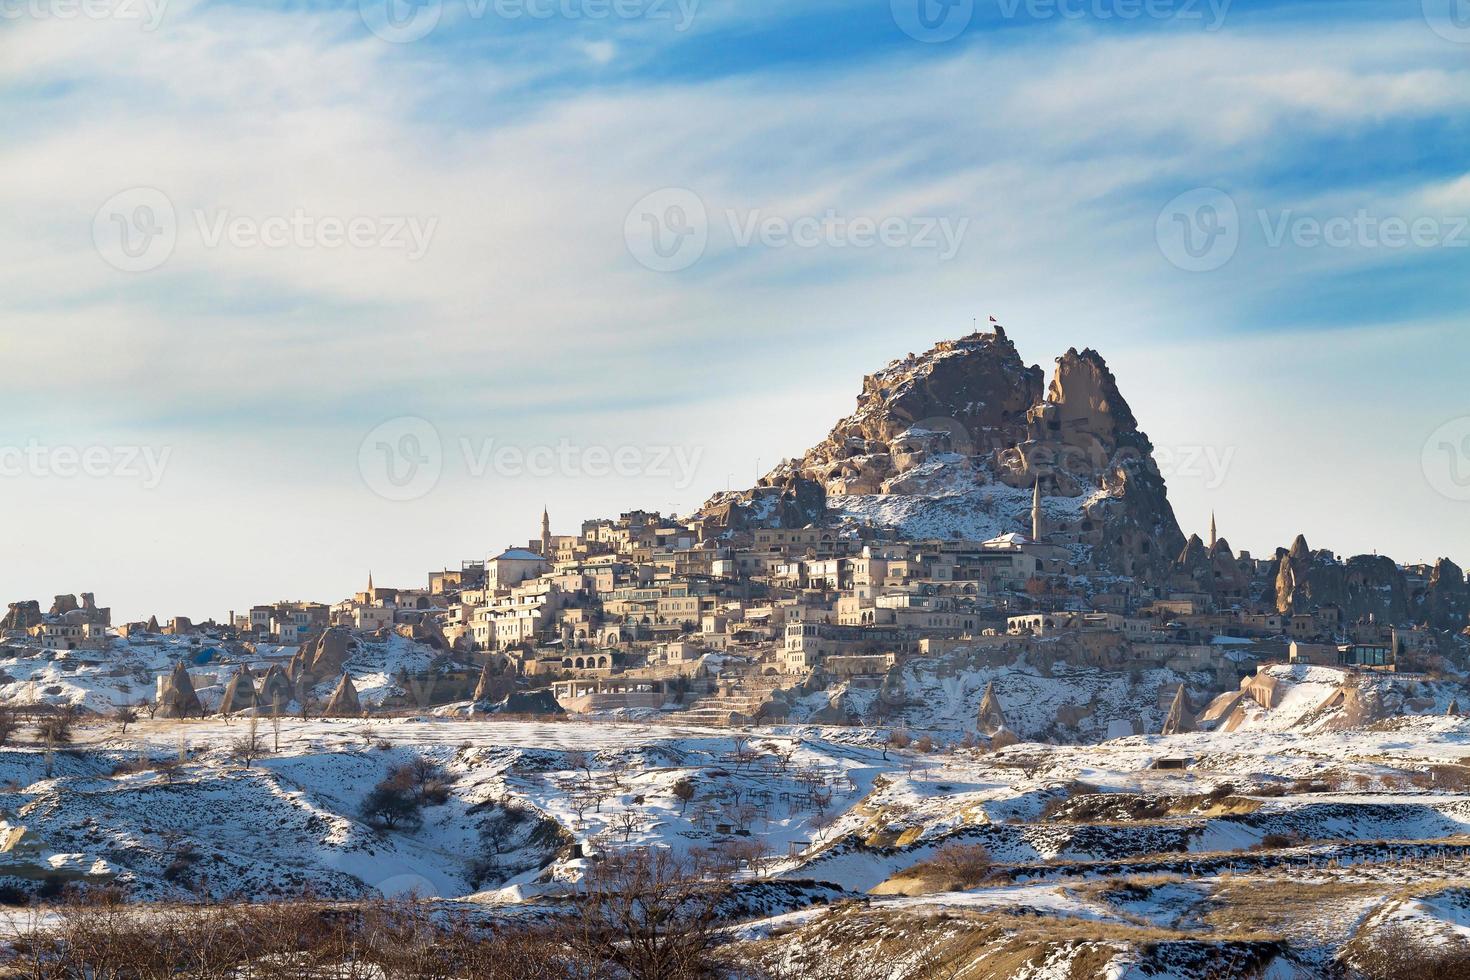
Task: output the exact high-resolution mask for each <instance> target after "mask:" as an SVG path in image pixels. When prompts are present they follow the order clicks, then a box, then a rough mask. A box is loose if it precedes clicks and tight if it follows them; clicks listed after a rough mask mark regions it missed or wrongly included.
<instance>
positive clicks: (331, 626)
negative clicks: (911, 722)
mask: <svg viewBox="0 0 1470 980" xmlns="http://www.w3.org/2000/svg"><path fill="white" fill-rule="evenodd" d="M977 393H979V394H983V396H984V397H983V398H977V397H976V396H977ZM875 502H876V503H877V504H879V505H893V504H899V505H901V506H900V507H899V513H900V517H899V519H896V520H885V519H882V513H883V512H881V510H880V512H879V514H880V516H879V517H878V518H875V517H874V511H873V509H872V508H873V505H874V503H875ZM865 507H866V508H868V509H867V510H864V508H865ZM924 508H927V511H926V510H924ZM957 512H958V514H959V516H958V517H955V515H956V513H957ZM936 514H937V517H936ZM915 515H918V517H917V518H916V517H915ZM946 517H954V518H955V519H953V520H950V521H949V523H947V524H946V521H945V518H946ZM558 530H562V529H557V528H555V526H554V524H553V521H552V518H551V515H549V514H548V513H546V512H544V511H543V513H542V514H541V521H540V529H539V534H537V535H536V536H535V537H532V538H530V539H529V540H527V541H526V542H525V543H524V544H513V545H511V546H509V547H506V548H503V549H500V550H497V551H496V552H495V553H494V554H492V555H490V556H489V557H486V558H484V559H483V560H482V559H474V560H470V561H462V562H460V563H459V565H458V566H457V567H449V568H443V569H440V570H435V571H431V572H429V573H428V574H427V576H426V578H425V580H424V581H423V582H422V584H421V585H413V586H405V585H395V586H380V585H376V584H375V583H374V580H373V577H372V575H371V574H368V575H367V576H366V587H365V588H364V589H363V590H362V591H360V592H357V593H355V594H353V595H351V596H349V597H347V598H345V599H342V600H340V601H337V602H334V603H325V602H310V601H283V602H274V603H267V604H261V605H255V606H252V607H250V608H249V609H246V610H243V611H240V612H232V613H231V614H230V616H229V617H228V618H227V620H226V621H225V622H223V623H218V622H204V623H191V622H189V621H188V620H186V619H182V618H174V619H171V620H169V621H167V622H166V623H164V624H160V623H159V622H158V621H157V620H156V619H154V620H150V621H148V622H146V623H144V622H136V623H125V624H119V625H118V626H117V627H116V630H115V632H116V633H117V634H120V635H122V636H128V635H134V634H164V635H192V636H196V637H198V638H199V641H200V642H201V643H203V644H208V645H209V646H210V648H211V649H216V650H218V651H220V658H221V660H222V661H223V662H225V663H236V664H239V665H242V666H240V667H239V668H238V669H237V670H236V673H235V676H232V677H230V678H228V679H227V681H226V680H222V681H221V683H228V687H227V688H226V691H225V695H224V696H223V698H222V700H221V702H220V704H218V705H212V706H209V707H211V708H212V709H213V710H226V711H237V710H246V709H250V708H261V707H266V706H269V705H277V706H279V705H283V704H289V705H291V706H292V709H293V710H305V703H306V702H308V701H312V700H313V699H312V697H311V695H310V693H309V692H310V691H311V689H312V688H315V687H319V686H321V687H322V689H323V690H325V687H324V685H327V684H332V685H334V686H333V689H332V693H331V695H330V697H329V698H326V699H325V701H324V702H323V701H322V698H321V697H320V696H318V697H317V698H316V699H315V700H316V701H317V702H318V703H316V704H315V710H317V711H321V712H324V713H328V714H347V715H356V714H360V713H362V712H363V711H365V710H392V709H394V708H398V709H403V710H421V709H425V708H430V707H434V706H436V705H442V704H448V703H454V702H459V701H465V702H471V703H472V704H474V705H480V706H481V707H482V708H484V707H485V706H492V705H493V706H495V707H496V708H497V709H498V710H504V711H515V712H522V711H524V712H536V711H556V712H569V713H573V714H593V715H602V716H606V715H607V713H614V714H622V715H623V716H629V715H631V716H646V715H647V714H648V713H654V712H679V713H680V714H681V717H682V718H684V719H686V720H688V721H691V722H699V723H705V724H749V723H756V722H760V723H766V722H773V721H780V720H782V719H784V718H786V717H787V715H788V712H789V709H790V707H791V705H792V704H794V703H796V702H797V701H800V700H802V699H805V698H808V697H809V696H811V695H813V694H814V693H816V692H821V691H827V690H834V689H837V688H841V689H843V690H862V689H869V690H876V691H878V692H879V695H880V696H878V697H876V698H872V699H866V700H863V701H862V703H863V704H865V705H867V707H866V708H862V709H859V708H856V707H854V705H855V704H856V703H857V702H854V701H853V700H852V699H850V698H843V697H833V698H832V699H831V701H830V704H828V705H827V706H826V707H825V708H824V709H822V710H820V711H818V712H816V713H815V714H814V715H808V716H807V718H808V719H809V720H817V721H822V722H828V723H869V722H873V721H875V720H877V719H875V718H873V717H865V716H864V715H865V713H866V714H867V715H872V714H873V713H875V712H880V711H882V710H883V709H884V706H885V705H890V706H891V704H892V703H893V702H894V700H895V699H902V697H903V695H902V692H901V690H900V688H901V677H902V671H903V670H904V668H905V665H906V664H909V663H911V662H913V661H915V660H930V661H932V660H940V661H942V660H943V659H944V658H954V657H961V658H964V659H965V661H966V662H967V663H980V664H986V665H990V666H999V665H1007V664H1014V665H1018V667H1020V666H1022V665H1024V667H1025V669H1027V670H1031V671H1041V672H1044V673H1050V672H1053V671H1057V670H1068V669H1081V668H1090V669H1095V670H1105V671H1116V672H1120V673H1126V674H1129V675H1131V676H1134V677H1137V676H1140V675H1141V674H1142V672H1144V671H1148V670H1154V669H1164V670H1166V671H1169V672H1172V673H1170V674H1169V676H1170V677H1178V678H1184V677H1185V676H1188V677H1189V678H1191V679H1192V683H1193V688H1192V690H1191V691H1190V692H1189V693H1186V691H1185V689H1184V685H1183V681H1182V680H1171V681H1169V682H1166V683H1161V684H1160V685H1159V689H1158V690H1157V691H1156V692H1155V697H1156V703H1157V706H1158V708H1159V711H1160V712H1161V714H1162V713H1167V723H1168V724H1169V725H1170V726H1172V727H1173V728H1175V729H1176V730H1177V729H1185V728H1187V727H1189V726H1190V725H1193V724H1194V723H1195V722H1196V717H1197V716H1196V711H1198V710H1199V709H1201V708H1204V705H1203V704H1201V703H1198V702H1201V701H1203V700H1205V699H1212V700H1213V702H1214V704H1212V705H1211V706H1210V707H1209V708H1205V709H1204V711H1203V712H1202V716H1204V717H1205V718H1207V719H1208V720H1209V721H1211V722H1212V723H1215V724H1221V725H1227V726H1228V725H1229V724H1230V716H1231V713H1232V712H1234V711H1237V710H1238V708H1239V705H1240V702H1241V700H1242V699H1243V698H1251V699H1254V700H1257V701H1264V702H1266V703H1265V705H1264V706H1265V707H1270V706H1271V705H1270V703H1269V702H1270V698H1271V693H1270V690H1269V688H1270V685H1269V683H1267V681H1266V680H1265V679H1264V678H1265V676H1266V675H1264V674H1261V675H1260V677H1259V678H1258V671H1259V670H1260V668H1262V667H1263V666H1265V665H1270V664H1280V663H1294V664H1308V665H1325V666H1331V667H1335V668H1346V669H1348V671H1350V672H1360V671H1374V672H1402V673H1405V674H1412V675H1415V676H1418V675H1424V674H1429V673H1433V672H1438V671H1443V670H1449V671H1451V672H1457V671H1458V670H1459V669H1460V667H1461V666H1463V663H1464V661H1465V651H1464V647H1465V636H1464V631H1465V629H1466V624H1467V610H1470V587H1467V585H1466V580H1465V576H1464V575H1463V573H1462V572H1461V570H1460V569H1459V568H1458V567H1457V566H1456V565H1455V564H1454V563H1453V562H1450V561H1449V560H1447V559H1444V560H1441V561H1439V562H1438V563H1436V564H1434V565H1409V566H1402V565H1397V564H1395V563H1394V562H1392V561H1391V560H1390V559H1388V558H1384V557H1380V556H1358V557H1354V558H1350V559H1347V560H1343V559H1340V558H1338V557H1337V556H1335V555H1333V554H1332V553H1331V552H1329V551H1314V550H1312V549H1311V548H1310V547H1309V546H1308V545H1307V542H1306V541H1305V540H1304V539H1303V538H1302V537H1300V536H1299V537H1298V538H1297V539H1296V541H1295V542H1294V543H1292V545H1291V546H1290V547H1289V548H1280V549H1278V550H1277V551H1276V552H1275V553H1274V554H1270V555H1263V556H1260V557H1256V556H1253V555H1251V554H1249V553H1247V552H1239V551H1236V550H1234V549H1233V548H1232V547H1231V546H1230V544H1229V543H1228V542H1227V541H1226V540H1225V538H1223V537H1221V536H1220V535H1219V534H1218V533H1217V529H1216V523H1215V519H1214V516H1213V515H1211V516H1210V518H1209V524H1208V535H1207V537H1204V538H1202V537H1200V536H1190V537H1188V538H1185V536H1184V535H1183V533H1182V532H1181V531H1180V530H1179V526H1178V523H1177V522H1176V520H1175V517H1174V514H1173V511H1172V509H1171V508H1170V507H1169V504H1168V502H1167V499H1166V497H1165V494H1164V488H1163V480H1162V477H1161V476H1160V475H1159V473H1158V471H1157V468H1156V467H1155V466H1154V464H1153V459H1152V447H1151V445H1150V444H1149V443H1148V440H1147V437H1146V436H1144V435H1143V433H1141V432H1139V431H1138V430H1137V427H1136V424H1135V423H1134V421H1133V417H1132V415H1131V413H1130V411H1129V409H1128V407H1127V403H1126V402H1125V401H1124V400H1123V398H1122V396H1121V394H1120V393H1119V392H1118V391H1117V389H1116V386H1115V384H1114V381H1113V378H1112V375H1111V373H1110V372H1109V371H1108V370H1107V368H1106V365H1105V364H1103V362H1102V359H1101V357H1099V356H1098V355H1097V354H1096V353H1095V352H1093V351H1090V350H1089V351H1085V352H1083V353H1081V354H1079V353H1078V352H1076V351H1075V350H1073V351H1069V352H1068V353H1067V354H1066V355H1064V356H1063V357H1060V358H1058V359H1057V368H1056V372H1055V375H1054V378H1053V380H1052V382H1051V385H1050V387H1049V388H1048V389H1047V390H1046V391H1045V393H1043V391H1042V386H1041V372H1040V369H1039V368H1036V367H1032V368H1027V367H1025V366H1024V365H1023V364H1022V363H1021V362H1020V360H1019V358H1018V357H1017V356H1016V353H1015V348H1014V346H1013V345H1012V344H1011V343H1010V341H1009V340H1008V339H1007V338H1006V336H1005V333H1004V331H1003V330H1002V329H1001V328H999V327H997V328H996V329H995V331H994V333H990V334H975V335H972V336H970V337H967V338H963V339H962V340H959V341H946V342H942V343H941V344H939V345H938V346H937V347H936V348H935V349H934V350H933V351H930V352H929V353H927V354H925V355H922V356H920V357H916V356H915V355H912V354H911V355H909V356H908V357H907V358H904V359H902V360H900V361H895V362H894V363H893V364H891V365H889V366H888V367H887V368H886V369H885V370H884V371H882V372H879V373H878V374H876V375H871V376H869V377H868V378H866V379H865V380H864V391H863V393H862V395H861V396H860V397H859V405H858V411H857V412H856V413H855V414H854V415H853V416H851V417H850V418H848V419H846V420H843V421H842V422H841V423H839V424H838V426H837V427H836V428H835V429H834V430H833V432H832V435H831V436H830V437H829V438H828V440H827V441H826V442H825V443H823V444H822V445H820V446H818V447H816V448H815V449H813V450H812V451H811V452H809V453H808V454H807V456H806V457H804V458H802V459H800V460H787V461H786V462H784V463H783V464H781V466H780V467H778V468H777V469H776V470H775V471H773V472H772V473H771V474H770V475H768V476H767V477H765V478H764V479H763V480H762V481H761V483H760V485H758V486H757V487H755V488H752V489H751V490H749V491H746V492H743V493H724V494H718V495H716V496H715V497H714V498H712V499H711V500H710V502H708V503H707V504H706V505H705V506H704V507H703V508H702V509H701V510H700V511H698V512H697V513H695V514H693V515H691V516H687V517H673V516H668V515H664V514H660V513H657V512H646V511H632V512H629V513H625V514H622V515H620V516H618V517H616V518H607V519H595V520H586V521H583V522H582V523H581V524H580V525H579V526H577V527H576V528H575V530H574V532H573V533H557V531H558ZM986 531H988V532H993V533H988V534H983V535H982V533H977V532H986ZM111 626H112V624H111V623H110V614H109V611H108V610H107V609H99V608H98V607H97V606H96V604H95V602H94V601H93V599H92V596H90V595H85V594H84V595H83V596H82V598H81V601H80V602H78V601H77V600H76V599H75V598H73V597H71V596H59V597H57V599H56V601H55V602H54V604H53V605H52V606H51V607H50V610H49V612H46V613H42V612H41V609H40V605H39V603H36V602H21V603H13V604H12V605H11V607H10V610H9V612H8V614H7V615H6V617H5V619H4V621H3V622H0V629H3V630H4V631H5V638H6V639H7V640H8V641H9V642H12V643H15V642H21V643H26V644H28V645H39V646H41V647H43V648H45V649H47V650H57V651H65V650H78V651H85V650H89V649H92V650H98V649H102V648H103V647H104V646H105V643H106V635H107V633H108V631H109V629H110V628H111ZM390 634H396V635H399V636H402V637H406V638H408V639H411V640H413V641H416V642H418V643H420V644H423V645H425V646H426V647H427V648H428V649H431V650H432V651H433V654H434V660H433V664H432V666H431V668H430V670H429V671H428V672H427V673H428V674H431V675H432V676H433V680H434V682H433V683H432V684H423V683H415V680H416V679H415V678H413V677H409V676H403V677H400V678H398V679H397V680H398V682H399V684H398V688H399V691H400V694H399V696H398V697H396V698H390V699H388V700H386V701H383V702H382V703H380V704H377V705H371V706H365V705H364V704H362V703H360V701H359V699H358V697H357V693H356V691H355V690H354V686H353V678H352V677H351V676H350V672H348V671H347V670H346V668H345V665H346V663H347V660H348V657H349V652H350V650H351V649H352V648H353V646H354V644H355V643H356V642H357V641H358V640H359V639H371V638H374V637H376V638H380V639H381V638H383V637H386V636H388V635H390ZM246 664H248V665H249V666H248V668H247V667H245V666H244V665H246ZM1201 678H1203V681H1201ZM419 680H422V679H419ZM425 692H427V693H425ZM154 695H155V702H156V706H157V709H158V710H162V711H163V712H164V714H165V716H167V715H168V714H189V713H191V712H196V711H199V712H202V711H204V710H206V706H205V705H202V704H200V703H199V702H198V699H197V698H195V697H194V694H193V689H192V685H191V681H190V678H189V675H188V672H187V671H186V670H185V669H184V668H183V666H182V665H181V666H180V667H179V669H177V670H175V671H174V672H172V673H171V674H167V675H164V676H161V677H159V678H158V681H157V688H156V691H155V692H154ZM1004 697H1005V690H1004V685H1003V684H1002V685H1001V690H1000V691H999V692H995V691H990V692H987V698H986V700H987V701H988V702H989V703H988V705H987V706H984V707H982V708H981V710H980V711H979V713H978V715H977V721H978V722H980V723H981V724H979V726H978V727H979V728H980V729H982V730H983V729H984V728H985V727H987V726H986V725H985V724H984V723H983V722H984V719H985V718H986V716H987V715H992V716H993V718H992V719H991V721H992V724H991V725H990V726H988V727H991V728H994V727H996V726H997V725H999V724H1000V722H999V721H998V719H1000V718H1001V717H1003V716H1002V712H1001V708H1000V704H999V702H1000V701H1003V700H1004ZM472 710H473V709H472ZM487 710H488V709H487ZM1086 711H1087V707H1086V706H1085V705H1076V706H1068V707H1067V708H1066V709H1064V710H1063V711H1060V712H1059V715H1060V714H1067V713H1071V714H1072V715H1077V714H1080V713H1085V712H1086ZM640 713H641V714H640ZM1075 720H1076V719H1075V718H1072V717H1068V718H1062V717H1059V718H1058V722H1059V723H1061V724H1068V723H1071V722H1075ZM1125 727H1126V726H1125ZM1135 727H1137V726H1135ZM1120 733H1126V732H1120Z"/></svg>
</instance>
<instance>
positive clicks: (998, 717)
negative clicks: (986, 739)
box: [975, 683, 1006, 735]
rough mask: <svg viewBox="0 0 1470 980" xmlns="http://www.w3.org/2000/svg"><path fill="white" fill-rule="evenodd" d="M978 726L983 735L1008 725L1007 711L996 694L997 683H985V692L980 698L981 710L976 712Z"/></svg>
mask: <svg viewBox="0 0 1470 980" xmlns="http://www.w3.org/2000/svg"><path fill="white" fill-rule="evenodd" d="M975 724H976V727H977V728H978V729H979V731H980V734H982V735H991V734H994V733H995V732H998V731H1000V730H1001V729H1002V728H1004V727H1006V716H1005V712H1004V711H1002V710H1001V707H1000V698H998V697H996V695H995V685H994V684H993V683H988V684H986V685H985V694H984V695H983V696H982V697H981V698H980V710H979V711H978V712H977V713H976V718H975Z"/></svg>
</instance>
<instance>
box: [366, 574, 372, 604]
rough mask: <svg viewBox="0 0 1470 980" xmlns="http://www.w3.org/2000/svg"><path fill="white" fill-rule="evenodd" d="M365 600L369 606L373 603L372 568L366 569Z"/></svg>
mask: <svg viewBox="0 0 1470 980" xmlns="http://www.w3.org/2000/svg"><path fill="white" fill-rule="evenodd" d="M367 601H368V605H370V606H371V605H372V604H373V570H372V569H371V568H369V569H368V590H367Z"/></svg>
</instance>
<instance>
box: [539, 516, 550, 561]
mask: <svg viewBox="0 0 1470 980" xmlns="http://www.w3.org/2000/svg"><path fill="white" fill-rule="evenodd" d="M541 557H542V558H544V559H546V560H547V561H551V514H550V513H548V512H547V510H546V506H545V505H544V504H543V505H542V506H541Z"/></svg>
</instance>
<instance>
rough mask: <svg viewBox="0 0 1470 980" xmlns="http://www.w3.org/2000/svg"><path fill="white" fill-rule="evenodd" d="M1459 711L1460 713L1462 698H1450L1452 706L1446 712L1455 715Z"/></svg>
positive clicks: (1451, 715)
mask: <svg viewBox="0 0 1470 980" xmlns="http://www.w3.org/2000/svg"><path fill="white" fill-rule="evenodd" d="M1459 713H1460V699H1459V698H1450V706H1449V707H1448V708H1446V709H1445V714H1446V715H1447V716H1450V717H1453V716H1454V715H1457V714H1459Z"/></svg>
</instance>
